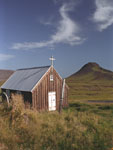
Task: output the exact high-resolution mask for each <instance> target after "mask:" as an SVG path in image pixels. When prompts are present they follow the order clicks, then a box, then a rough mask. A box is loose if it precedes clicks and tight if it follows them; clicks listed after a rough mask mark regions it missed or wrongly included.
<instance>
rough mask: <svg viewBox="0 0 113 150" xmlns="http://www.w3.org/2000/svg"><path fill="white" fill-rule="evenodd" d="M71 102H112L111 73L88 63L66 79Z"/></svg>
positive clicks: (112, 74) (112, 79)
mask: <svg viewBox="0 0 113 150" xmlns="http://www.w3.org/2000/svg"><path fill="white" fill-rule="evenodd" d="M66 81H67V84H68V86H69V87H70V92H69V98H70V99H71V100H113V72H112V71H109V70H106V69H104V68H102V67H100V66H99V65H98V64H97V63H88V64H86V65H84V66H83V67H82V68H81V69H80V70H79V71H78V72H76V73H74V74H72V75H71V76H69V77H68V78H67V79H66Z"/></svg>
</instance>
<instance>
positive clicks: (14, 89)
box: [1, 57, 68, 111]
mask: <svg viewBox="0 0 113 150" xmlns="http://www.w3.org/2000/svg"><path fill="white" fill-rule="evenodd" d="M50 60H51V61H52V63H51V66H44V67H35V68H24V69H19V70H16V71H15V72H14V73H13V74H12V75H11V76H10V78H9V79H8V80H7V81H6V82H5V83H4V84H3V85H2V87H1V89H2V93H6V95H7V96H8V97H10V96H11V94H16V93H17V94H21V95H22V96H23V99H24V102H28V103H30V104H31V106H32V108H34V109H37V110H38V111H43V110H44V111H45V110H49V111H55V110H58V111H59V109H60V107H67V106H68V86H67V85H66V83H65V79H62V78H61V76H60V75H59V74H58V73H57V72H56V70H55V69H54V67H53V60H54V58H53V57H51V58H50Z"/></svg>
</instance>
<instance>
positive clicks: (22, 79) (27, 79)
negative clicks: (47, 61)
mask: <svg viewBox="0 0 113 150" xmlns="http://www.w3.org/2000/svg"><path fill="white" fill-rule="evenodd" d="M49 68H50V66H45V67H35V68H25V69H19V70H17V71H15V72H14V73H13V75H12V76H11V77H10V78H9V79H8V80H7V81H6V82H5V83H4V84H3V85H2V86H1V88H2V89H11V90H18V91H31V90H32V88H33V87H34V86H35V85H36V84H37V83H38V81H39V80H40V79H41V78H42V76H43V75H44V74H45V73H46V72H47V70H48V69H49Z"/></svg>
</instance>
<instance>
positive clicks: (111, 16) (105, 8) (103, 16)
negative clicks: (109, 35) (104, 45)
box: [93, 0, 113, 31]
mask: <svg viewBox="0 0 113 150" xmlns="http://www.w3.org/2000/svg"><path fill="white" fill-rule="evenodd" d="M93 21H94V22H96V23H97V26H98V30H99V31H102V30H104V29H106V28H108V27H109V26H110V25H112V24H113V1H112V0H96V11H95V13H94V15H93Z"/></svg>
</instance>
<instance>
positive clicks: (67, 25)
mask: <svg viewBox="0 0 113 150" xmlns="http://www.w3.org/2000/svg"><path fill="white" fill-rule="evenodd" d="M70 11H73V3H64V4H63V5H62V7H61V8H60V9H59V13H60V17H61V19H60V21H59V22H58V26H57V27H56V32H55V33H54V34H53V35H51V36H50V40H48V41H41V42H24V43H14V44H13V45H12V47H11V49H24V50H29V49H34V48H43V47H53V46H54V45H55V44H59V43H64V44H69V45H78V44H81V43H83V41H84V40H85V39H83V38H82V37H80V36H79V31H80V28H79V26H78V24H77V23H76V22H75V21H73V20H72V19H71V18H70V17H69V12H70Z"/></svg>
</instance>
